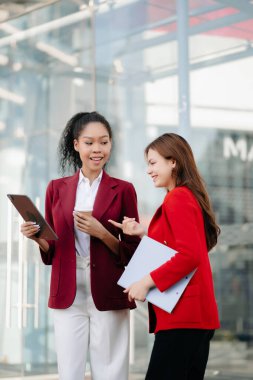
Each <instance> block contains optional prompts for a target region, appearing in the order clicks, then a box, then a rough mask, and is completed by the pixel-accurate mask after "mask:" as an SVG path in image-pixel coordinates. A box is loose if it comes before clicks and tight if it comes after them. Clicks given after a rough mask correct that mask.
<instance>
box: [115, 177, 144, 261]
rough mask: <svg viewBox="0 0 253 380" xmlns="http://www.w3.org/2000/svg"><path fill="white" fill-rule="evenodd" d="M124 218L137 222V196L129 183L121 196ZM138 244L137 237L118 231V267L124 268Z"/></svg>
mask: <svg viewBox="0 0 253 380" xmlns="http://www.w3.org/2000/svg"><path fill="white" fill-rule="evenodd" d="M124 216H128V217H129V218H135V220H136V221H137V222H139V214H138V209H137V195H136V191H135V188H134V186H133V185H132V184H131V183H129V186H127V187H125V189H124V192H123V196H122V219H123V217H124ZM139 243H140V238H139V237H138V236H129V235H125V234H123V232H122V231H120V241H119V255H118V256H116V257H117V262H118V263H119V264H120V265H124V266H126V265H127V264H128V263H129V261H130V259H131V257H132V256H133V254H134V252H135V250H136V248H137V247H138V245H139Z"/></svg>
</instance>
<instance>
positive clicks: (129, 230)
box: [108, 216, 146, 238]
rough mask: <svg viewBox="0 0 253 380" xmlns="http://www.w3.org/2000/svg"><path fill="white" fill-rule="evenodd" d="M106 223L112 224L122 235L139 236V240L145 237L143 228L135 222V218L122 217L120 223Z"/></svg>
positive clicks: (111, 221)
mask: <svg viewBox="0 0 253 380" xmlns="http://www.w3.org/2000/svg"><path fill="white" fill-rule="evenodd" d="M108 222H110V223H111V224H113V225H114V226H115V227H118V228H121V229H122V231H123V233H124V234H126V235H131V236H139V237H140V238H142V237H143V236H144V235H146V229H145V227H144V226H143V225H142V224H140V223H138V222H136V220H135V218H128V217H126V216H124V219H123V221H122V223H118V222H115V221H114V220H111V219H109V220H108Z"/></svg>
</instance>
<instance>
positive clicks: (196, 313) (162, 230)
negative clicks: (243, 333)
mask: <svg viewBox="0 0 253 380" xmlns="http://www.w3.org/2000/svg"><path fill="white" fill-rule="evenodd" d="M148 235H149V236H150V237H151V238H153V239H155V240H157V241H159V242H160V243H163V244H165V245H168V246H169V247H171V248H173V249H175V250H176V251H177V253H176V254H175V256H174V257H173V258H172V259H171V260H169V261H167V262H166V263H165V264H163V265H162V266H161V267H159V268H158V269H156V270H154V271H153V272H151V277H152V279H153V280H154V282H155V284H156V286H157V288H158V289H159V290H160V291H161V292H163V291H165V290H166V289H168V288H170V287H171V286H173V285H174V284H175V283H176V282H178V281H179V280H180V279H182V278H183V277H184V276H186V275H187V274H189V273H190V272H191V271H192V270H193V269H195V268H197V271H196V273H195V274H194V276H193V277H192V279H191V281H190V282H189V284H188V286H187V287H186V290H185V291H184V293H183V295H182V297H181V299H180V300H179V302H178V303H177V305H176V306H175V308H174V310H173V311H172V313H171V314H169V313H167V312H166V311H164V310H162V309H160V308H159V307H156V306H152V305H149V311H150V331H151V332H152V331H155V332H157V331H159V330H167V329H179V328H193V329H216V328H218V327H219V318H218V311H217V305H216V301H215V295H214V287H213V279H212V272H211V267H210V262H209V255H208V251H207V246H206V239H205V230H204V220H203V214H202V210H201V208H200V206H199V204H198V202H197V200H196V198H195V197H194V195H193V193H192V192H191V191H190V190H189V189H188V188H187V187H176V188H175V189H173V190H172V191H170V192H168V194H167V195H166V197H165V199H164V202H163V204H162V205H161V206H160V207H159V208H158V210H157V211H156V213H155V215H154V217H153V219H152V221H151V223H150V226H149V231H148ZM154 254H155V252H154Z"/></svg>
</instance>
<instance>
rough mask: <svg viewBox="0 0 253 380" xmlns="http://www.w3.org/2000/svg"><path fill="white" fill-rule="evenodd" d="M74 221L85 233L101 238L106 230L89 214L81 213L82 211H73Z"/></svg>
mask: <svg viewBox="0 0 253 380" xmlns="http://www.w3.org/2000/svg"><path fill="white" fill-rule="evenodd" d="M73 215H74V222H75V225H76V227H77V228H78V229H79V230H80V231H82V232H85V233H86V234H89V235H91V236H94V237H96V238H98V239H101V240H102V239H103V235H104V234H105V232H106V229H105V227H104V226H103V225H102V224H101V223H100V222H99V221H98V220H97V219H96V218H94V216H91V215H83V214H82V212H78V211H74V212H73Z"/></svg>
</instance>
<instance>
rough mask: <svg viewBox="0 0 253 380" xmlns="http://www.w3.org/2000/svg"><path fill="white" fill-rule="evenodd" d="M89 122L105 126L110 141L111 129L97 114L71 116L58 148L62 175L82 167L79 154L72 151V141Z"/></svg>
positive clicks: (103, 118) (104, 119) (87, 113)
mask: <svg viewBox="0 0 253 380" xmlns="http://www.w3.org/2000/svg"><path fill="white" fill-rule="evenodd" d="M91 122H98V123H101V124H103V125H104V126H105V128H106V130H107V132H108V134H109V137H110V139H112V129H111V126H110V124H109V122H108V121H107V120H106V118H105V117H104V116H102V115H100V114H99V113H98V112H96V111H93V112H79V113H77V114H75V115H74V116H72V118H71V119H70V120H69V121H68V122H67V124H66V127H65V128H64V130H63V132H62V135H61V138H60V141H59V146H58V156H59V166H60V171H61V173H62V174H64V173H65V172H66V170H67V169H68V170H72V169H74V171H76V170H77V169H78V168H81V167H82V161H81V159H80V156H79V153H78V152H77V151H76V150H75V149H74V140H75V139H78V137H79V136H80V133H81V132H82V131H83V129H84V128H85V126H86V125H87V124H88V123H91Z"/></svg>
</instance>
